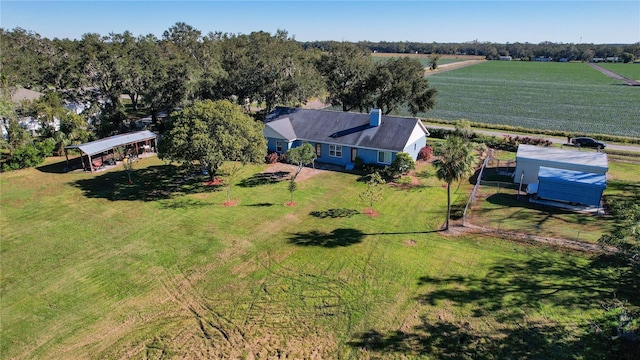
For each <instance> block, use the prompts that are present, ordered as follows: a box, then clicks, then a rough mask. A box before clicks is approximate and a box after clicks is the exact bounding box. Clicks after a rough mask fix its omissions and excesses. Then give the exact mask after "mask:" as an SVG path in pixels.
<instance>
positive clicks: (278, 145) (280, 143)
mask: <svg viewBox="0 0 640 360" xmlns="http://www.w3.org/2000/svg"><path fill="white" fill-rule="evenodd" d="M276 151H277V152H279V153H281V152H282V141H276Z"/></svg>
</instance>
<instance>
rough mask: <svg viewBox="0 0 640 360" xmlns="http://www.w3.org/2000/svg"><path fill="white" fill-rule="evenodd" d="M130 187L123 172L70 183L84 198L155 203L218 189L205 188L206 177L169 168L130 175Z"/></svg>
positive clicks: (157, 168)
mask: <svg viewBox="0 0 640 360" xmlns="http://www.w3.org/2000/svg"><path fill="white" fill-rule="evenodd" d="M131 179H132V180H133V183H132V184H130V183H129V180H128V177H127V173H126V171H117V172H116V171H111V172H107V173H104V174H100V175H96V176H94V177H92V178H89V179H81V180H77V181H75V182H73V183H71V184H72V185H73V186H75V187H77V188H79V189H81V190H82V191H83V193H84V195H85V196H86V197H90V198H101V199H108V200H111V201H119V200H128V201H156V200H162V199H172V198H175V197H176V196H180V195H186V194H196V193H206V192H211V191H216V190H219V188H220V187H219V186H210V185H205V184H204V183H203V181H205V180H206V178H205V177H204V176H202V175H199V174H194V173H192V172H189V171H188V170H187V169H184V168H180V167H177V166H173V165H158V166H150V167H147V168H144V169H136V170H133V172H132V173H131Z"/></svg>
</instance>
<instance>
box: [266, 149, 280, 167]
mask: <svg viewBox="0 0 640 360" xmlns="http://www.w3.org/2000/svg"><path fill="white" fill-rule="evenodd" d="M265 162H266V163H267V164H275V163H277V162H278V153H277V152H275V151H274V152H270V153H268V154H267V156H266V157H265Z"/></svg>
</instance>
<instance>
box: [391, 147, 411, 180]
mask: <svg viewBox="0 0 640 360" xmlns="http://www.w3.org/2000/svg"><path fill="white" fill-rule="evenodd" d="M415 168H416V163H415V161H413V159H412V158H411V155H409V154H407V153H406V152H399V153H397V154H396V158H395V159H393V162H392V163H391V166H389V168H388V169H387V173H388V175H389V177H392V178H395V177H397V176H400V175H402V174H405V173H407V172H408V171H409V170H412V169H415Z"/></svg>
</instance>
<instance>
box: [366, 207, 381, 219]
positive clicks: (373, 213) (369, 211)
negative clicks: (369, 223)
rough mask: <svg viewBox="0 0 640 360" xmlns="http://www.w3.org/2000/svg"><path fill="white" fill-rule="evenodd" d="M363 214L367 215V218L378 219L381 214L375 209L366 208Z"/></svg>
mask: <svg viewBox="0 0 640 360" xmlns="http://www.w3.org/2000/svg"><path fill="white" fill-rule="evenodd" d="M362 213H363V214H365V215H367V216H369V217H372V218H375V217H378V215H380V213H379V212H377V211H375V210H374V209H370V208H366V209H364V210H362Z"/></svg>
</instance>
